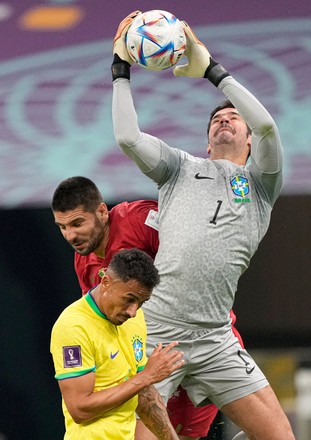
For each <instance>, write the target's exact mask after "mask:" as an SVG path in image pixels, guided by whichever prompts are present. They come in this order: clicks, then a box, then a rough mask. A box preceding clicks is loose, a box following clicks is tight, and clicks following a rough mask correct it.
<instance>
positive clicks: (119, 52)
mask: <svg viewBox="0 0 311 440" xmlns="http://www.w3.org/2000/svg"><path fill="white" fill-rule="evenodd" d="M138 14H141V11H139V10H137V11H134V12H131V13H130V14H129V15H128V16H127V17H125V18H124V19H123V20H122V21H121V23H120V24H119V26H118V29H117V32H116V35H115V37H114V40H113V51H112V52H113V61H112V66H111V72H112V80H113V81H114V80H115V79H117V78H127V79H130V67H131V65H132V64H133V63H134V61H133V60H132V58H131V57H130V55H129V53H128V51H127V48H126V33H127V31H128V29H129V27H130V26H131V24H132V22H133V20H134V18H136V17H137V15H138Z"/></svg>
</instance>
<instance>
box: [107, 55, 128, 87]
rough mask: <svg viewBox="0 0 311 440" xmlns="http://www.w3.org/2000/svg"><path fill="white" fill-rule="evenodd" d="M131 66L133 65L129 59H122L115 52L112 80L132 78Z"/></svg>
mask: <svg viewBox="0 0 311 440" xmlns="http://www.w3.org/2000/svg"><path fill="white" fill-rule="evenodd" d="M130 68H131V65H130V64H129V63H128V62H127V61H123V60H121V58H120V57H119V55H118V54H117V53H115V54H114V56H113V61H112V65H111V73H112V81H114V80H115V79H117V78H126V79H130V77H131V73H130Z"/></svg>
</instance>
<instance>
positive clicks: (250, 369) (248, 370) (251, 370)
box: [246, 366, 255, 374]
mask: <svg viewBox="0 0 311 440" xmlns="http://www.w3.org/2000/svg"><path fill="white" fill-rule="evenodd" d="M254 370H255V366H254V367H253V368H247V367H246V373H247V374H252V372H253V371H254Z"/></svg>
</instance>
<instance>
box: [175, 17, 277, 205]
mask: <svg viewBox="0 0 311 440" xmlns="http://www.w3.org/2000/svg"><path fill="white" fill-rule="evenodd" d="M183 24H184V30H185V33H186V37H187V49H186V51H185V55H186V57H187V58H188V63H187V64H185V65H182V66H177V67H175V69H174V75H175V76H191V77H201V78H202V77H203V78H207V79H208V80H209V81H210V82H211V83H212V84H214V85H215V86H216V87H218V89H219V90H221V91H222V92H223V94H224V95H226V97H227V98H228V99H229V100H230V101H231V102H232V104H233V105H234V106H235V107H236V109H237V110H238V112H239V113H240V115H241V116H242V118H243V119H244V120H245V122H246V123H247V125H248V126H249V128H250V129H251V130H252V146H251V158H252V164H251V170H253V172H254V173H257V174H258V173H261V175H262V181H263V183H264V185H265V187H266V189H267V192H268V194H269V195H270V199H271V200H272V201H273V200H274V198H275V194H274V193H278V191H279V186H280V183H281V175H280V174H281V169H282V164H283V150H282V145H281V140H280V136H279V132H278V129H277V126H276V124H275V122H274V120H273V118H272V117H271V115H270V114H269V113H268V111H267V110H266V109H265V108H264V107H263V105H262V104H261V103H260V102H259V101H258V99H257V98H255V96H254V95H252V94H251V93H250V92H249V91H248V90H247V89H246V88H245V87H243V86H242V85H241V84H239V83H238V81H236V80H235V79H234V78H232V76H231V75H230V74H229V73H228V72H227V71H226V70H225V69H224V68H223V67H222V66H221V65H220V64H219V63H217V62H216V61H215V60H213V58H212V57H211V55H210V53H209V51H208V50H207V48H206V47H205V46H204V44H203V43H202V42H201V41H199V40H198V38H197V37H196V35H195V34H194V32H193V31H192V29H191V28H190V27H189V26H188V25H187V23H185V22H183Z"/></svg>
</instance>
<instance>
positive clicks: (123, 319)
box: [111, 315, 129, 325]
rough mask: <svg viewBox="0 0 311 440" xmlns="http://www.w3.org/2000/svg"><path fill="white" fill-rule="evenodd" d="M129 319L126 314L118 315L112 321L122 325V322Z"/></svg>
mask: <svg viewBox="0 0 311 440" xmlns="http://www.w3.org/2000/svg"><path fill="white" fill-rule="evenodd" d="M128 319H129V317H128V316H122V315H119V316H117V317H116V318H115V319H114V322H112V321H111V322H112V323H113V324H114V325H122V324H123V323H124V322H126V321H127V320H128Z"/></svg>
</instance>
